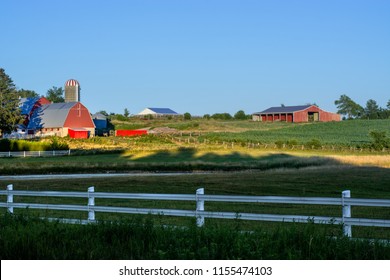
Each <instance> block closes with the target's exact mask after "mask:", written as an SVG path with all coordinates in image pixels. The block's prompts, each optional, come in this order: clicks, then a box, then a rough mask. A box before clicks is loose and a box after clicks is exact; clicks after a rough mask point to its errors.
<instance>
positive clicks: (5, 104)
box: [0, 68, 21, 135]
mask: <svg viewBox="0 0 390 280" xmlns="http://www.w3.org/2000/svg"><path fill="white" fill-rule="evenodd" d="M20 120H21V115H20V109H19V98H18V95H17V92H16V89H15V84H14V82H13V81H12V79H11V78H10V77H9V76H8V75H7V74H6V73H5V70H4V69H3V68H0V134H1V135H3V134H4V133H10V132H12V131H13V130H15V128H16V125H17V124H18V123H19V121H20Z"/></svg>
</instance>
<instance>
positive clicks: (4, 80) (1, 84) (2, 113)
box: [0, 68, 65, 136]
mask: <svg viewBox="0 0 390 280" xmlns="http://www.w3.org/2000/svg"><path fill="white" fill-rule="evenodd" d="M34 97H39V94H38V93H36V92H35V91H33V90H28V89H17V88H16V85H15V83H14V82H13V80H12V79H11V77H10V76H9V75H7V74H6V72H5V70H4V69H3V68H0V136H2V135H3V134H5V133H11V132H12V131H14V130H15V128H16V126H17V125H18V124H20V123H21V122H22V121H23V120H22V116H21V111H20V108H19V103H20V98H34ZM45 97H46V98H47V99H48V100H49V101H51V102H53V103H60V102H65V99H64V90H63V88H62V87H55V86H53V87H52V88H51V89H49V90H48V91H47V92H46V96H45Z"/></svg>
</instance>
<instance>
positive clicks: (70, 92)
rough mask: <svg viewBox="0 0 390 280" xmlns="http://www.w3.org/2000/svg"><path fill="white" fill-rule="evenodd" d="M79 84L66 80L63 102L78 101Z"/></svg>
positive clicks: (72, 80)
mask: <svg viewBox="0 0 390 280" xmlns="http://www.w3.org/2000/svg"><path fill="white" fill-rule="evenodd" d="M80 90H81V88H80V83H79V82H78V81H76V80H74V79H70V80H67V81H66V83H65V102H79V101H80Z"/></svg>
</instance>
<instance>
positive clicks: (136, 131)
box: [115, 129, 148, 137]
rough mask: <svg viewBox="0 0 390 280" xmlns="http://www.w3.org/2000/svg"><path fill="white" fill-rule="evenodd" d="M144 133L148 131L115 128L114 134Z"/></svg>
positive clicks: (124, 135)
mask: <svg viewBox="0 0 390 280" xmlns="http://www.w3.org/2000/svg"><path fill="white" fill-rule="evenodd" d="M146 134H148V131H147V130H144V129H136V130H129V129H119V130H115V136H122V137H129V136H139V135H146Z"/></svg>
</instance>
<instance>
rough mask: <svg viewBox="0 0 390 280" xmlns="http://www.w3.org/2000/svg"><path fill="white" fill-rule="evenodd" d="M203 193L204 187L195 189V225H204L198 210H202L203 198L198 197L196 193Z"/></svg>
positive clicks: (202, 217)
mask: <svg viewBox="0 0 390 280" xmlns="http://www.w3.org/2000/svg"><path fill="white" fill-rule="evenodd" d="M202 194H204V188H200V189H197V190H196V225H197V226H198V227H202V226H203V225H204V216H203V215H202V214H201V212H200V211H204V200H203V199H201V198H199V196H198V195H202Z"/></svg>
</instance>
